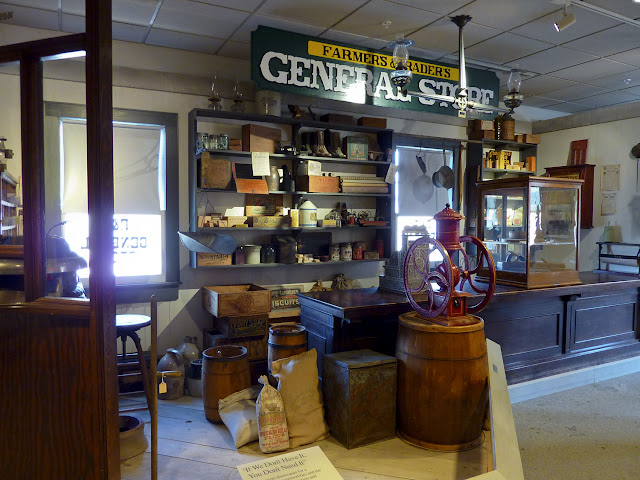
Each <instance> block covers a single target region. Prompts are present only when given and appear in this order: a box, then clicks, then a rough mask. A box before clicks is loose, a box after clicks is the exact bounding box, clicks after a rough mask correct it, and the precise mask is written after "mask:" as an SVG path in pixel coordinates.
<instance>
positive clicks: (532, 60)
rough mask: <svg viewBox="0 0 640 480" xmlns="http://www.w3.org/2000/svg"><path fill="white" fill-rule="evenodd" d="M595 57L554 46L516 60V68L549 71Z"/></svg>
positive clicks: (540, 71) (539, 71)
mask: <svg viewBox="0 0 640 480" xmlns="http://www.w3.org/2000/svg"><path fill="white" fill-rule="evenodd" d="M596 58H597V57H595V56H594V55H589V54H586V53H582V52H576V51H575V50H570V49H568V48H564V47H554V48H551V49H549V50H545V51H544V52H540V53H534V54H533V55H529V56H528V57H525V58H521V59H519V60H518V68H521V69H522V70H528V71H530V72H537V73H550V72H553V71H554V70H560V69H562V68H567V67H572V66H573V65H578V64H579V63H584V62H588V61H590V60H594V59H596Z"/></svg>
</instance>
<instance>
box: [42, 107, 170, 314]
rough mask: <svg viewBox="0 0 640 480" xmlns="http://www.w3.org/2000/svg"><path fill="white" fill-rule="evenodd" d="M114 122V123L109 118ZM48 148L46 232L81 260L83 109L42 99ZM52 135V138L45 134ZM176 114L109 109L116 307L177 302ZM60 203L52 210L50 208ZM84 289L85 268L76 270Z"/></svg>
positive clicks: (84, 234) (85, 226)
mask: <svg viewBox="0 0 640 480" xmlns="http://www.w3.org/2000/svg"><path fill="white" fill-rule="evenodd" d="M116 119H117V120H116ZM47 129H49V130H50V131H49V133H48V134H46V137H47V142H48V144H49V145H50V148H49V150H50V151H53V149H54V144H55V145H56V146H57V152H56V153H57V155H49V157H56V156H57V162H56V161H55V160H56V159H49V163H50V164H52V165H48V166H47V167H46V168H48V172H49V173H50V174H48V175H47V181H46V190H47V193H46V195H47V199H48V201H47V214H46V218H47V228H48V230H49V231H50V232H51V234H52V235H58V236H61V237H63V238H64V240H66V241H67V243H68V244H69V247H70V249H71V250H72V251H73V252H75V253H76V254H78V255H79V256H81V257H83V258H85V260H87V263H88V262H89V258H90V255H91V252H90V250H89V245H88V242H87V238H88V232H89V216H88V213H87V211H88V210H87V201H88V196H87V132H86V120H85V115H84V109H83V107H80V106H77V105H68V104H57V103H53V102H46V105H45V131H46V130H47ZM54 129H55V130H56V132H55V133H52V132H51V130H54ZM177 157H178V155H177V115H175V114H163V113H158V112H140V111H131V110H114V122H113V164H114V218H113V248H114V274H115V277H116V285H117V297H118V302H119V303H131V302H137V301H144V302H146V301H148V299H149V296H150V295H151V294H156V295H157V296H158V299H159V300H170V299H175V298H177V288H178V284H179V266H178V251H177V250H178V242H177V233H176V232H177V230H178V205H177V202H178V200H177V191H178V185H177V182H178V171H177V170H178V168H177V162H178V159H177ZM53 205H59V208H53ZM77 273H78V275H79V277H80V280H81V281H83V283H84V285H85V288H86V287H87V286H88V282H87V279H88V276H89V269H88V268H85V269H83V270H80V271H78V272H77Z"/></svg>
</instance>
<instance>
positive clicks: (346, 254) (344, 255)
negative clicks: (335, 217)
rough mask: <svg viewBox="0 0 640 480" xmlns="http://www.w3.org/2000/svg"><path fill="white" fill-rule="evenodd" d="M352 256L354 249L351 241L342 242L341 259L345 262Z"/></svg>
mask: <svg viewBox="0 0 640 480" xmlns="http://www.w3.org/2000/svg"><path fill="white" fill-rule="evenodd" d="M351 258H352V250H351V244H350V243H341V244H340V260H342V261H343V262H349V261H351Z"/></svg>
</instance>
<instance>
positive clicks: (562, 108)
mask: <svg viewBox="0 0 640 480" xmlns="http://www.w3.org/2000/svg"><path fill="white" fill-rule="evenodd" d="M590 109H591V107H589V106H587V105H580V104H579V103H573V102H562V103H557V104H556V105H553V106H550V107H549V110H555V111H557V112H567V113H578V112H584V111H585V110H590Z"/></svg>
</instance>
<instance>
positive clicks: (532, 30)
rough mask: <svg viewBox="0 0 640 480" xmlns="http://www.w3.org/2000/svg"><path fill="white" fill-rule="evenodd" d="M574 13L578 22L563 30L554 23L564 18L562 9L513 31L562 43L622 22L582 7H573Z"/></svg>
mask: <svg viewBox="0 0 640 480" xmlns="http://www.w3.org/2000/svg"><path fill="white" fill-rule="evenodd" d="M570 13H572V14H573V15H574V16H575V18H576V23H574V24H573V25H571V26H570V27H568V28H565V29H564V30H562V31H561V32H558V31H556V29H555V28H554V26H553V24H554V22H557V21H558V20H560V19H561V18H562V15H563V13H562V9H561V8H560V9H558V10H557V11H555V12H553V13H550V14H549V15H545V16H544V17H541V18H537V19H535V20H533V21H532V22H529V23H526V24H524V25H521V26H519V27H517V28H515V29H513V30H511V31H512V32H513V33H517V34H518V35H524V36H525V37H530V38H535V39H537V40H544V41H545V42H550V43H553V44H555V45H561V44H563V43H565V42H570V41H571V40H575V39H577V38H580V37H584V36H585V35H590V34H592V33H595V32H599V31H601V30H604V29H606V28H610V27H613V26H615V25H618V24H619V23H620V22H617V21H616V20H613V19H611V18H608V17H603V16H602V15H598V14H597V13H593V12H590V11H589V10H584V9H582V8H571V10H570Z"/></svg>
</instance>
